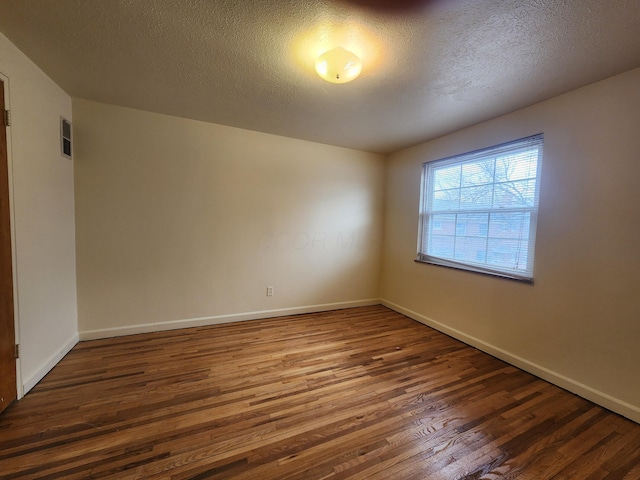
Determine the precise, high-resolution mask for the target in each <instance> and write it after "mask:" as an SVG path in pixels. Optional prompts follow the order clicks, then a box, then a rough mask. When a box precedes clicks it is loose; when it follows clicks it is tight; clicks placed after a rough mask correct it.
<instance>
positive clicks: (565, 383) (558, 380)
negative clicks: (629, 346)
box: [380, 299, 640, 423]
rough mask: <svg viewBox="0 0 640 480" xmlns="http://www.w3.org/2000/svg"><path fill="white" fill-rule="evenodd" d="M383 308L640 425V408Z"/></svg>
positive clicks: (460, 334)
mask: <svg viewBox="0 0 640 480" xmlns="http://www.w3.org/2000/svg"><path fill="white" fill-rule="evenodd" d="M380 303H382V305H384V306H385V307H388V308H390V309H392V310H395V311H396V312H398V313H401V314H403V315H406V316H407V317H409V318H412V319H413V320H416V321H418V322H420V323H423V324H425V325H427V326H429V327H432V328H434V329H435V330H438V331H439V332H442V333H444V334H446V335H449V336H451V337H453V338H455V339H457V340H460V341H461V342H464V343H466V344H468V345H471V346H473V347H475V348H477V349H478V350H482V351H483V352H485V353H488V354H489V355H492V356H494V357H496V358H499V359H500V360H504V361H505V362H507V363H510V364H511V365H514V366H516V367H518V368H520V369H522V370H525V371H527V372H529V373H531V374H533V375H535V376H537V377H540V378H542V379H543V380H546V381H548V382H550V383H553V384H554V385H557V386H559V387H561V388H563V389H565V390H568V391H570V392H572V393H575V394H576V395H579V396H581V397H583V398H586V399H587V400H590V401H592V402H594V403H597V404H598V405H601V406H602V407H604V408H607V409H609V410H611V411H613V412H616V413H619V414H620V415H622V416H624V417H627V418H629V419H630V420H633V421H634V422H637V423H640V407H638V406H636V405H632V404H630V403H627V402H625V401H623V400H620V399H618V398H615V397H612V396H611V395H608V394H606V393H604V392H601V391H599V390H596V389H595V388H592V387H590V386H588V385H585V384H583V383H580V382H578V381H576V380H574V379H572V378H569V377H566V376H564V375H562V374H560V373H557V372H554V371H553V370H549V369H548V368H545V367H543V366H541V365H538V364H536V363H533V362H530V361H529V360H527V359H525V358H522V357H519V356H517V355H514V354H513V353H511V352H507V351H506V350H503V349H501V348H498V347H496V346H493V345H491V344H489V343H486V342H484V341H482V340H480V339H478V338H475V337H472V336H470V335H467V334H466V333H464V332H461V331H460V330H456V329H455V328H451V327H448V326H447V325H444V324H442V323H440V322H437V321H435V320H433V319H431V318H428V317H425V316H424V315H421V314H419V313H417V312H414V311H413V310H409V309H407V308H404V307H402V306H400V305H397V304H395V303H393V302H389V301H388V300H384V299H382V300H381V301H380Z"/></svg>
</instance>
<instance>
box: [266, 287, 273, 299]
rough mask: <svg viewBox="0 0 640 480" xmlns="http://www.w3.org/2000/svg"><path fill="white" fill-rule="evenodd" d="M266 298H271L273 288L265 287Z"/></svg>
mask: <svg viewBox="0 0 640 480" xmlns="http://www.w3.org/2000/svg"><path fill="white" fill-rule="evenodd" d="M267 297H273V287H267Z"/></svg>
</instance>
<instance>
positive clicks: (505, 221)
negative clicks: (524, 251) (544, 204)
mask: <svg viewBox="0 0 640 480" xmlns="http://www.w3.org/2000/svg"><path fill="white" fill-rule="evenodd" d="M530 223H531V214H530V213H528V212H514V213H492V214H491V216H490V220H489V237H493V238H520V237H525V238H528V237H529V233H530Z"/></svg>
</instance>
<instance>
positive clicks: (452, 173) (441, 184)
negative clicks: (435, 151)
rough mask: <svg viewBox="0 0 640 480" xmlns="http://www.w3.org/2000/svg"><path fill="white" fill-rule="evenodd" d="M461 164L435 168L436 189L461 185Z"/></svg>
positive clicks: (434, 185)
mask: <svg viewBox="0 0 640 480" xmlns="http://www.w3.org/2000/svg"><path fill="white" fill-rule="evenodd" d="M460 168H461V167H460V165H454V166H452V167H443V168H438V169H436V170H434V182H433V189H434V191H436V192H437V191H438V190H448V189H450V188H459V187H460Z"/></svg>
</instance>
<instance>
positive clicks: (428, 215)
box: [416, 134, 544, 283]
mask: <svg viewBox="0 0 640 480" xmlns="http://www.w3.org/2000/svg"><path fill="white" fill-rule="evenodd" d="M543 144H544V136H543V134H538V135H533V136H530V137H526V138H521V139H519V140H514V141H512V142H507V143H503V144H500V145H496V146H493V147H489V148H483V149H481V150H475V151H473V152H468V153H464V154H461V155H455V156H452V157H447V158H443V159H440V160H435V161H431V162H424V163H423V165H422V185H421V194H420V220H419V227H418V255H417V258H416V261H417V262H421V263H429V264H433V265H440V266H445V267H451V268H457V269H461V270H467V271H472V272H477V273H484V274H488V275H495V276H499V277H504V278H509V279H514V280H519V281H523V282H527V283H533V264H534V251H535V238H536V225H537V220H538V201H539V196H540V172H541V166H542V157H543ZM525 151H526V152H530V154H534V152H535V151H537V162H536V163H535V177H534V176H533V173H532V172H531V171H528V172H529V173H528V176H527V177H526V179H525V180H524V181H528V182H532V181H534V182H535V187H534V192H533V193H532V194H531V193H530V191H527V192H528V195H529V196H528V197H526V202H527V204H526V205H516V206H507V207H505V205H500V204H498V205H496V199H497V193H496V192H498V191H502V192H504V190H505V189H504V188H502V189H500V188H498V187H499V186H500V184H502V185H503V187H504V185H505V184H513V183H521V180H520V179H517V180H513V179H508V181H504V180H499V179H498V178H497V174H496V173H495V172H496V165H498V163H497V162H499V161H500V160H502V161H503V162H508V161H509V160H504V159H505V158H507V157H509V156H514V155H517V154H518V153H522V152H525ZM492 161H493V162H494V163H493V165H494V167H493V173H492V174H489V175H492V177H490V178H492V180H491V181H490V182H488V181H487V180H486V175H487V174H486V173H485V174H484V175H485V179H484V180H482V181H480V180H478V182H479V183H478V186H477V188H480V187H482V188H484V189H485V191H486V190H487V189H489V188H490V189H491V194H490V195H488V198H491V205H488V204H485V205H480V204H478V205H475V204H472V205H470V206H463V205H462V201H458V203H457V206H456V203H455V201H454V202H449V201H447V202H448V204H446V205H445V203H447V202H440V203H439V204H438V200H437V199H436V198H435V197H436V194H437V193H442V192H443V190H442V188H441V189H440V190H438V189H437V187H435V186H434V183H435V180H434V178H435V177H436V173H435V172H437V171H438V170H440V171H442V170H443V169H444V168H450V167H454V168H455V167H456V166H458V165H460V166H461V167H460V172H461V179H460V183H459V184H458V187H455V186H454V187H452V189H451V190H452V191H454V193H455V190H456V188H457V189H458V190H459V192H458V195H460V196H461V194H460V192H461V191H462V190H464V189H465V186H466V187H474V185H475V184H474V183H466V184H464V185H463V181H462V177H463V175H462V172H463V171H464V167H463V166H464V165H466V164H468V165H469V166H470V167H473V166H476V165H478V164H479V162H489V163H482V165H487V164H488V165H490V162H492ZM487 170H489V168H488V167H487ZM504 170H506V167H505V169H504ZM441 175H442V174H441ZM505 175H506V173H505ZM447 188H448V187H447ZM502 196H504V193H503V194H502ZM435 204H438V205H437V206H436V205H435ZM443 205H444V206H443ZM445 207H446V208H445ZM473 214H476V215H478V216H481V215H486V219H487V221H489V222H490V221H491V219H492V215H493V216H494V218H495V216H498V215H499V216H501V217H502V218H504V216H505V215H512V216H513V218H518V215H521V217H520V218H522V219H524V218H527V219H528V222H529V223H528V225H526V222H523V221H521V224H525V225H526V226H525V227H522V226H521V233H520V237H519V238H518V239H517V240H516V239H509V240H512V242H514V244H516V245H517V246H516V247H515V248H516V251H517V254H516V257H517V258H518V260H517V261H515V264H514V266H512V267H508V266H506V265H500V264H499V263H500V262H499V261H498V260H496V257H495V255H494V256H490V255H489V253H490V247H489V242H490V241H493V242H495V245H499V243H500V240H501V238H500V235H503V234H504V232H505V230H501V225H500V223H499V222H498V221H496V222H495V224H490V223H489V224H488V228H487V235H486V239H487V242H486V247H485V250H484V251H485V260H484V261H480V260H478V258H479V257H481V256H480V255H477V252H476V255H475V259H463V260H461V259H460V258H459V257H460V251H459V250H458V247H457V245H458V242H459V241H467V239H469V238H470V236H471V235H473V234H472V233H467V230H469V229H467V228H465V233H464V234H463V235H460V234H459V233H458V221H459V218H460V217H459V216H461V215H473ZM443 216H449V217H450V218H453V219H454V220H453V231H452V232H450V233H449V240H445V241H453V253H452V254H450V255H446V254H444V253H442V252H443V251H442V250H441V251H440V252H437V251H436V250H437V248H436V247H435V246H433V245H434V242H433V241H432V240H436V241H437V239H438V237H439V236H442V235H443V234H442V233H441V230H442V229H439V230H437V231H435V229H434V228H432V225H433V224H434V223H435V222H440V225H441V226H442V225H443V223H444V222H443V221H442V218H443ZM434 218H438V220H434ZM467 218H469V217H467ZM465 227H466V225H465ZM527 227H528V228H527ZM475 230H476V229H471V231H475ZM498 230H500V232H501V233H496V234H494V236H493V237H492V236H491V231H494V232H497V231H498ZM527 230H528V235H526V233H527ZM434 232H435V233H434ZM432 237H433V238H432ZM483 238H484V237H483V236H482V235H481V234H479V235H478V238H476V240H479V239H483ZM440 240H443V239H442V238H441V239H440ZM502 240H503V242H507V241H508V240H506V239H502ZM494 251H495V252H497V251H498V249H497V247H496V249H495V250H494ZM435 253H439V255H440V256H436V255H435ZM489 259H491V260H489ZM504 263H506V261H505V262H504Z"/></svg>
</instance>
